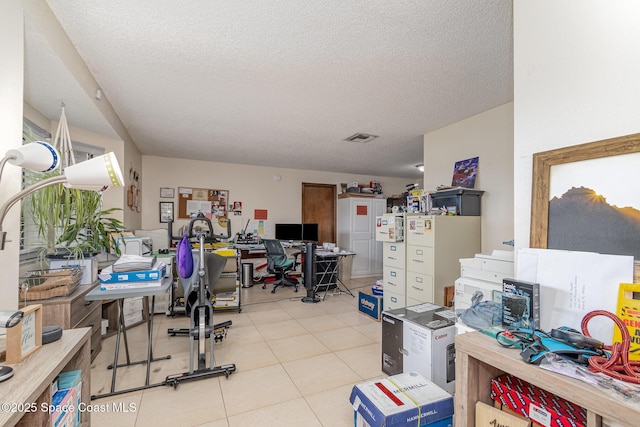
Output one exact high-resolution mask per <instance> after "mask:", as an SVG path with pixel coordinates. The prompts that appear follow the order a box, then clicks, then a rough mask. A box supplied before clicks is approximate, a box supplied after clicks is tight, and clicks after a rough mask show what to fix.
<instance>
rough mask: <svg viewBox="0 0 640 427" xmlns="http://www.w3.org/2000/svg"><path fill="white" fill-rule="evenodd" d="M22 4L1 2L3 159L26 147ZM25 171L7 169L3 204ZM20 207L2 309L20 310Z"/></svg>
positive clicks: (11, 234) (2, 273) (1, 254)
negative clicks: (9, 152)
mask: <svg viewBox="0 0 640 427" xmlns="http://www.w3.org/2000/svg"><path fill="white" fill-rule="evenodd" d="M22 7H23V6H22V2H21V1H3V2H0V52H2V54H1V55H0V155H1V156H2V157H4V153H5V152H6V151H7V150H9V149H11V148H14V147H18V146H20V145H21V144H22V88H23V86H24V84H23V81H24V80H23V64H24V30H23V27H24V22H23V19H22V14H23V9H22ZM21 172H22V171H21V169H20V168H18V167H15V166H12V165H7V167H5V168H4V172H3V173H2V177H1V178H2V180H1V181H0V204H1V203H3V202H4V201H5V200H6V198H7V197H8V196H9V195H12V194H15V193H17V192H18V191H20V181H21ZM19 224H20V204H19V203H18V204H16V205H15V206H14V207H13V208H12V209H11V210H10V211H9V213H8V214H7V216H6V218H5V219H4V221H3V224H2V230H3V231H6V232H7V239H10V240H11V242H7V244H6V246H5V249H4V250H3V251H0V309H17V308H18V286H17V285H18V259H19V251H20V247H19V241H20V239H19V237H20V236H19V233H18V230H19V226H20V225H19Z"/></svg>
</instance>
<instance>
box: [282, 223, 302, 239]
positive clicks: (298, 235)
mask: <svg viewBox="0 0 640 427" xmlns="http://www.w3.org/2000/svg"><path fill="white" fill-rule="evenodd" d="M276 239H277V240H291V241H297V242H301V241H302V224H276Z"/></svg>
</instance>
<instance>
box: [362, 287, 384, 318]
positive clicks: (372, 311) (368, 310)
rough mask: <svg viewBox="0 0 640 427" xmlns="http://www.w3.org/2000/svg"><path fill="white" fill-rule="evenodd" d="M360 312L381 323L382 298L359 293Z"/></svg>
mask: <svg viewBox="0 0 640 427" xmlns="http://www.w3.org/2000/svg"><path fill="white" fill-rule="evenodd" d="M358 310H359V311H360V313H362V314H366V315H367V316H370V317H372V318H374V319H375V320H377V321H378V322H379V321H380V320H381V319H382V297H381V296H378V295H371V294H369V293H367V292H362V291H360V292H358Z"/></svg>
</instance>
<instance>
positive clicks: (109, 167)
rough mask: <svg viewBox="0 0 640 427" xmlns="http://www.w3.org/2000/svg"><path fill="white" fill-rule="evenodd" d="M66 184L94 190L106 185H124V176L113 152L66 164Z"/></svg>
mask: <svg viewBox="0 0 640 427" xmlns="http://www.w3.org/2000/svg"><path fill="white" fill-rule="evenodd" d="M64 176H65V177H66V179H67V184H68V186H69V187H72V188H82V187H84V188H85V189H91V190H96V189H100V187H102V186H105V185H108V186H115V187H121V186H124V178H123V177H122V171H121V170H120V165H118V160H117V159H116V155H115V154H113V152H110V153H107V154H103V155H102V156H98V157H94V158H93V159H90V160H87V161H84V162H81V163H76V164H75V165H72V166H68V167H67V168H66V169H65V170H64Z"/></svg>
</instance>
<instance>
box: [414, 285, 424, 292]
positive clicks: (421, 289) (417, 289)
mask: <svg viewBox="0 0 640 427" xmlns="http://www.w3.org/2000/svg"><path fill="white" fill-rule="evenodd" d="M411 287H412V288H413V289H415V290H416V291H424V288H419V287H417V286H411Z"/></svg>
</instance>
